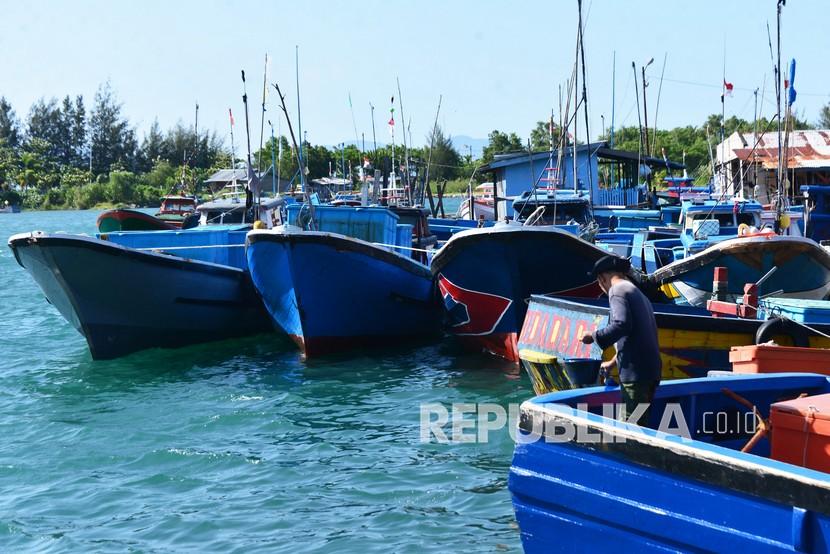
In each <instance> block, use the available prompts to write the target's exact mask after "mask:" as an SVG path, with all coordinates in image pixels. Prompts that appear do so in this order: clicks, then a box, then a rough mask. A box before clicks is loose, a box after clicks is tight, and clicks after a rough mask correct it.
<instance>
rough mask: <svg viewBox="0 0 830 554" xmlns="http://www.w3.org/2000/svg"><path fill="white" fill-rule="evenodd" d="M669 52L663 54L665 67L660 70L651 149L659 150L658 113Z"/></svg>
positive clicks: (653, 150)
mask: <svg viewBox="0 0 830 554" xmlns="http://www.w3.org/2000/svg"><path fill="white" fill-rule="evenodd" d="M668 58H669V53H668V52H666V53H665V54H663V69H661V70H660V86H659V87H657V106H656V107H655V108H654V135H653V137H652V139H651V151H652V152H656V151H657V114H658V113H659V112H660V96H661V95H662V94H663V77H664V76H665V74H666V60H668Z"/></svg>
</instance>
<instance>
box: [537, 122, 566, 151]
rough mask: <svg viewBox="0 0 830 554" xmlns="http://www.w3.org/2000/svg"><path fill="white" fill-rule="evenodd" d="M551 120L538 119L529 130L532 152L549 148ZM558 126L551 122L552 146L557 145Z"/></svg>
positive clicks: (556, 146)
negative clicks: (534, 125)
mask: <svg viewBox="0 0 830 554" xmlns="http://www.w3.org/2000/svg"><path fill="white" fill-rule="evenodd" d="M550 126H551V121H550V120H548V121H538V122H536V127H534V128H533V130H531V131H530V145H531V148H532V149H533V151H534V152H539V151H541V150H547V149H549V148H550V136H551V130H550ZM559 133H560V131H559V126H558V125H557V124H556V123H554V124H553V147H554V148H558V147H559Z"/></svg>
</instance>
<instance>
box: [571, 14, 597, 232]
mask: <svg viewBox="0 0 830 554" xmlns="http://www.w3.org/2000/svg"><path fill="white" fill-rule="evenodd" d="M577 6H578V7H579V51H580V53H581V57H582V103H583V104H584V106H583V107H582V109H583V111H584V112H585V142H586V146H587V148H588V150H587V152H588V160H587V164H588V198H589V199H590V203H589V204H588V210H590V212H591V215H592V217H593V213H594V176H593V167H592V164H591V132H590V130H589V128H588V87H587V86H586V84H585V83H586V81H587V79H586V78H585V43H584V40H583V35H582V0H577ZM574 156H576V152H574Z"/></svg>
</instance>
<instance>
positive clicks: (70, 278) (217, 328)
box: [9, 225, 270, 360]
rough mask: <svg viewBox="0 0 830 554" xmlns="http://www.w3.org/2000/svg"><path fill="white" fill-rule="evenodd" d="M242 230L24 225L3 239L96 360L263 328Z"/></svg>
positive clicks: (264, 317)
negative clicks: (86, 230)
mask: <svg viewBox="0 0 830 554" xmlns="http://www.w3.org/2000/svg"><path fill="white" fill-rule="evenodd" d="M249 228H250V226H247V225H246V226H227V225H226V226H221V225H211V226H208V227H203V228H202V227H200V228H198V229H192V230H187V231H148V232H139V231H133V232H120V233H109V234H101V235H99V237H98V238H94V237H88V236H82V235H68V234H61V233H42V232H33V233H23V234H18V235H14V236H12V237H11V238H10V239H9V247H10V248H11V249H12V251H13V252H14V256H15V259H16V260H17V262H18V263H19V264H20V265H21V266H22V267H23V268H24V269H25V270H26V271H28V272H29V274H30V275H31V276H32V278H33V279H34V280H35V282H37V284H38V285H39V286H40V288H41V289H42V290H43V293H44V295H45V296H46V299H47V300H48V301H49V302H50V303H51V304H52V305H53V306H55V308H56V309H57V310H58V311H59V312H60V314H61V315H62V316H63V317H64V318H65V319H66V320H67V321H68V322H69V323H70V324H72V326H73V327H75V329H77V330H78V332H79V333H81V334H82V335H83V336H84V338H85V339H86V341H87V344H88V345H89V350H90V352H91V353H92V357H93V358H94V359H96V360H100V359H111V358H116V357H119V356H123V355H125V354H129V353H131V352H135V351H138V350H143V349H145V348H152V347H167V348H170V347H178V346H184V345H187V344H193V343H199V342H207V341H212V340H219V339H225V338H230V337H238V336H244V335H249V334H254V333H259V332H263V331H267V330H269V328H270V327H269V323H268V317H267V314H266V313H265V311H264V309H263V307H262V303H261V302H260V300H259V298H258V296H257V295H256V291H255V290H254V288H253V285H252V284H251V280H250V277H249V275H248V273H247V271H246V263H245V255H244V243H245V235H246V233H247V231H248V229H249Z"/></svg>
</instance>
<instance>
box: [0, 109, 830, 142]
mask: <svg viewBox="0 0 830 554" xmlns="http://www.w3.org/2000/svg"><path fill="white" fill-rule="evenodd" d="M0 106H2V100H0ZM1 110H2V108H0V114H2V111H1ZM818 128H819V129H830V103H827V104H825V105H824V106H822V107H821V110H820V111H819V114H818ZM2 129H3V124H2V115H0V137H2Z"/></svg>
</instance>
